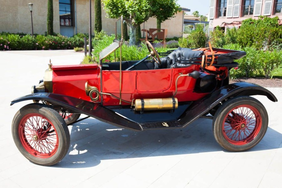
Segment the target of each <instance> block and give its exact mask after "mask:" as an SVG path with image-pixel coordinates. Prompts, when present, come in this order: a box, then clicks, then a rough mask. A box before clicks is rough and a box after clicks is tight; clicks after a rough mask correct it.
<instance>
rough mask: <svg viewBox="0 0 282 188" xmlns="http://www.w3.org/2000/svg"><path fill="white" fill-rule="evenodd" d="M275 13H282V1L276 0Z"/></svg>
mask: <svg viewBox="0 0 282 188" xmlns="http://www.w3.org/2000/svg"><path fill="white" fill-rule="evenodd" d="M275 5H276V6H275V13H282V0H275Z"/></svg>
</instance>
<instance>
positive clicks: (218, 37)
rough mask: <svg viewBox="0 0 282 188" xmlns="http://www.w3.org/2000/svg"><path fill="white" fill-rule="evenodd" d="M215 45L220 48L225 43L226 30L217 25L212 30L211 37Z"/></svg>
mask: <svg viewBox="0 0 282 188" xmlns="http://www.w3.org/2000/svg"><path fill="white" fill-rule="evenodd" d="M210 41H211V44H212V46H213V47H216V48H220V47H222V46H223V45H225V44H226V43H225V37H224V30H222V29H221V28H220V27H216V28H215V29H214V31H213V32H211V38H210Z"/></svg>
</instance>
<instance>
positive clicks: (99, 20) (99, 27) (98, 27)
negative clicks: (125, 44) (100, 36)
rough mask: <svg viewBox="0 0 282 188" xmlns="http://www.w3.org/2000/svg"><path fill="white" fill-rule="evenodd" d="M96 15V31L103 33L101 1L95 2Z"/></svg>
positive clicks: (96, 0)
mask: <svg viewBox="0 0 282 188" xmlns="http://www.w3.org/2000/svg"><path fill="white" fill-rule="evenodd" d="M94 9H95V11H94V14H95V26H94V28H95V31H96V32H100V31H102V18H101V14H102V12H101V11H102V9H101V0H95V6H94Z"/></svg>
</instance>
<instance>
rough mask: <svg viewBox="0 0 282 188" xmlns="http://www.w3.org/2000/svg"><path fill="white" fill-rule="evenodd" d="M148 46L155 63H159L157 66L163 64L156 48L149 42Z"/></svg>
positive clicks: (147, 42)
mask: <svg viewBox="0 0 282 188" xmlns="http://www.w3.org/2000/svg"><path fill="white" fill-rule="evenodd" d="M146 46H147V48H148V50H149V52H150V56H151V57H152V58H153V59H154V60H155V62H157V64H159V65H160V64H161V60H160V56H159V54H158V52H157V51H156V50H155V48H154V47H153V45H152V44H151V43H150V42H149V41H146Z"/></svg>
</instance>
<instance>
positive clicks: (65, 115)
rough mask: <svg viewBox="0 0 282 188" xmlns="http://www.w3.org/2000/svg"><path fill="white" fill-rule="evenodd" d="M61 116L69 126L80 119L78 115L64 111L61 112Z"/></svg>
mask: <svg viewBox="0 0 282 188" xmlns="http://www.w3.org/2000/svg"><path fill="white" fill-rule="evenodd" d="M59 114H60V116H62V117H63V119H64V120H65V122H66V124H67V125H70V124H73V123H74V122H76V120H78V118H79V117H80V114H78V113H70V112H66V111H62V110H59Z"/></svg>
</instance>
